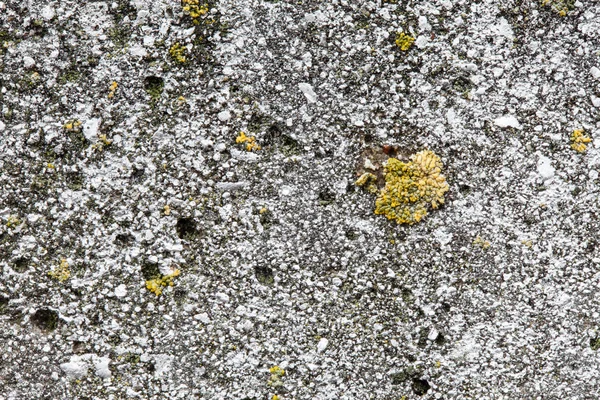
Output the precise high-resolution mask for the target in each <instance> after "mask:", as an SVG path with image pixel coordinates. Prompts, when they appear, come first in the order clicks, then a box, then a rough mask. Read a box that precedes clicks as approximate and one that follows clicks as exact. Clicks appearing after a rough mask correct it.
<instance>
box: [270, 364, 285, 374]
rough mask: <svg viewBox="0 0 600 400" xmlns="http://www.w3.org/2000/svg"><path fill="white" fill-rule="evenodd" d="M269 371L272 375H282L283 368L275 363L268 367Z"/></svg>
mask: <svg viewBox="0 0 600 400" xmlns="http://www.w3.org/2000/svg"><path fill="white" fill-rule="evenodd" d="M269 372H270V373H271V374H273V375H277V376H284V375H285V370H284V369H283V368H281V367H280V366H278V365H275V366H273V367H271V368H270V369H269Z"/></svg>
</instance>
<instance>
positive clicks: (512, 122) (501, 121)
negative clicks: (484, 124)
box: [494, 115, 522, 129]
mask: <svg viewBox="0 0 600 400" xmlns="http://www.w3.org/2000/svg"><path fill="white" fill-rule="evenodd" d="M494 124H496V125H498V126H499V127H500V128H507V127H511V128H516V129H521V128H522V127H521V124H520V123H519V121H518V120H517V118H516V117H515V116H514V115H504V116H502V117H498V118H496V119H495V120H494Z"/></svg>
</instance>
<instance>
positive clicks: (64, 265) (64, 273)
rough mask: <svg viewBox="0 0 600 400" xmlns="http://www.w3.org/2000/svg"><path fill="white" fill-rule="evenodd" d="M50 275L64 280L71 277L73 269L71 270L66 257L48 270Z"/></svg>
mask: <svg viewBox="0 0 600 400" xmlns="http://www.w3.org/2000/svg"><path fill="white" fill-rule="evenodd" d="M48 275H49V276H50V277H51V278H54V279H56V280H58V281H59V282H64V281H66V280H67V279H69V278H70V277H71V270H69V263H68V262H67V259H66V258H63V259H62V260H60V265H59V266H58V267H56V268H54V269H53V270H51V271H48Z"/></svg>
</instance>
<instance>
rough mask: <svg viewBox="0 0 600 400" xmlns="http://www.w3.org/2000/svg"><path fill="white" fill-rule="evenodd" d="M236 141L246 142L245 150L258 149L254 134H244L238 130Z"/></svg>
mask: <svg viewBox="0 0 600 400" xmlns="http://www.w3.org/2000/svg"><path fill="white" fill-rule="evenodd" d="M235 142H236V143H246V151H258V150H260V146H259V145H258V143H256V138H255V137H254V136H246V134H245V133H244V132H240V134H239V135H238V137H236V138H235Z"/></svg>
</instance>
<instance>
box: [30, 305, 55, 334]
mask: <svg viewBox="0 0 600 400" xmlns="http://www.w3.org/2000/svg"><path fill="white" fill-rule="evenodd" d="M31 322H32V323H33V324H34V325H35V326H37V327H38V328H39V329H41V330H42V331H43V332H52V331H53V330H55V329H56V328H57V327H58V313H57V312H56V311H54V310H50V309H48V308H40V309H39V310H37V311H36V312H35V314H33V316H32V317H31Z"/></svg>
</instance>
